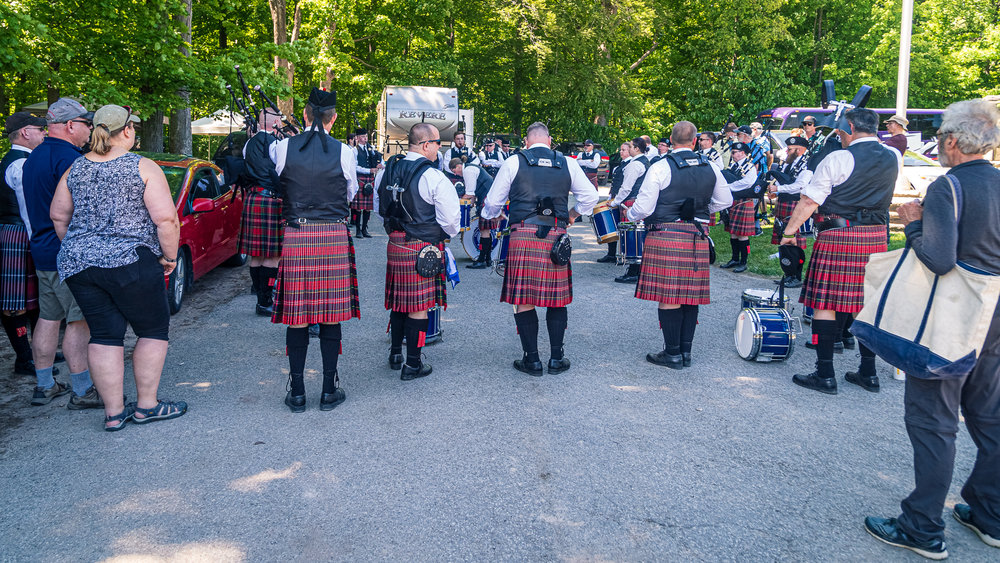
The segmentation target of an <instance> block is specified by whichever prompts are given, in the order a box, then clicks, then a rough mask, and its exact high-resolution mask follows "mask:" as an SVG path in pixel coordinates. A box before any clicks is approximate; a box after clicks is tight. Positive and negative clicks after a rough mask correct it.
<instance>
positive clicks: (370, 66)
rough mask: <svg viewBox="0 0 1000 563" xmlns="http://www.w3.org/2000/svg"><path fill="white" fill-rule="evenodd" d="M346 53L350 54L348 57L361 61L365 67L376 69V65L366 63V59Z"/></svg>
mask: <svg viewBox="0 0 1000 563" xmlns="http://www.w3.org/2000/svg"><path fill="white" fill-rule="evenodd" d="M348 55H350V57H351V58H352V59H354V60H356V61H358V62H359V63H361V64H363V65H365V66H366V67H368V68H371V69H374V70H378V67H377V66H373V65H371V64H369V63H368V62H367V61H365V60H363V59H359V58H357V57H355V56H354V55H351V54H350V53H348Z"/></svg>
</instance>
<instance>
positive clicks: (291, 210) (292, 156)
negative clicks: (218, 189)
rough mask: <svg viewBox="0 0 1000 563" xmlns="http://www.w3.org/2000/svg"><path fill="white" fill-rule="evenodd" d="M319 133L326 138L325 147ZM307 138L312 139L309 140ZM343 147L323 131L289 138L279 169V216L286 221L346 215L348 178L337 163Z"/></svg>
mask: <svg viewBox="0 0 1000 563" xmlns="http://www.w3.org/2000/svg"><path fill="white" fill-rule="evenodd" d="M314 135H315V136H316V137H317V138H313V136H314ZM320 135H323V136H324V137H326V144H327V147H326V150H324V148H323V144H322V143H321V142H320V141H321V140H323V139H320V138H318V137H319V136H320ZM310 138H313V140H312V142H308V141H309V139H310ZM303 147H305V149H304V150H303V149H302V148H303ZM342 149H343V145H342V144H341V142H340V141H338V140H337V139H334V138H333V137H331V136H329V135H327V134H326V133H324V132H323V131H318V132H313V131H312V130H310V131H305V132H303V133H301V134H299V135H296V136H294V137H290V138H289V139H288V152H287V153H286V156H285V167H284V168H283V169H282V170H281V191H282V193H283V194H284V201H283V205H282V216H283V217H284V218H285V220H286V221H294V220H296V219H312V220H316V221H340V220H342V219H344V218H346V217H347V216H348V214H349V213H350V208H349V205H350V202H349V200H348V199H347V177H346V176H345V175H344V170H343V169H342V168H341V166H340V151H341V150H342Z"/></svg>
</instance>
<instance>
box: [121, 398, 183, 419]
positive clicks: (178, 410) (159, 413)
mask: <svg viewBox="0 0 1000 563" xmlns="http://www.w3.org/2000/svg"><path fill="white" fill-rule="evenodd" d="M132 404H133V405H135V403H132ZM187 408H188V406H187V403H185V402H184V401H176V402H170V401H159V402H157V403H156V406H155V407H153V408H151V409H140V408H139V406H138V405H135V406H134V409H135V414H141V415H142V418H138V417H135V416H133V417H132V423H133V424H146V423H149V422H155V421H157V420H170V419H171V418H177V417H178V416H181V415H183V414H184V413H186V412H187Z"/></svg>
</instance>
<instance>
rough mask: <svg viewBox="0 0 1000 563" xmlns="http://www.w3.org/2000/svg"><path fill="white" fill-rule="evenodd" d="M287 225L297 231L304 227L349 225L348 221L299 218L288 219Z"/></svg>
mask: <svg viewBox="0 0 1000 563" xmlns="http://www.w3.org/2000/svg"><path fill="white" fill-rule="evenodd" d="M285 224H286V225H288V226H289V227H295V228H296V229H297V228H299V227H301V226H302V225H336V224H344V225H346V224H347V219H337V220H331V219H307V218H305V217H297V218H295V219H288V220H286V221H285Z"/></svg>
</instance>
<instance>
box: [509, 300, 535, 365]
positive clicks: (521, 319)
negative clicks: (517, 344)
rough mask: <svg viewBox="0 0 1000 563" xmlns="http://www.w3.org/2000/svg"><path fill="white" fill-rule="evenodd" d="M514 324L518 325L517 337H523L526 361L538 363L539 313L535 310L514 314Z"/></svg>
mask: <svg viewBox="0 0 1000 563" xmlns="http://www.w3.org/2000/svg"><path fill="white" fill-rule="evenodd" d="M514 324H516V325H517V335H518V336H519V337H521V349H523V350H524V359H525V360H527V361H529V362H537V361H538V313H537V312H536V311H535V310H534V309H531V310H528V311H521V312H520V313H514Z"/></svg>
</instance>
